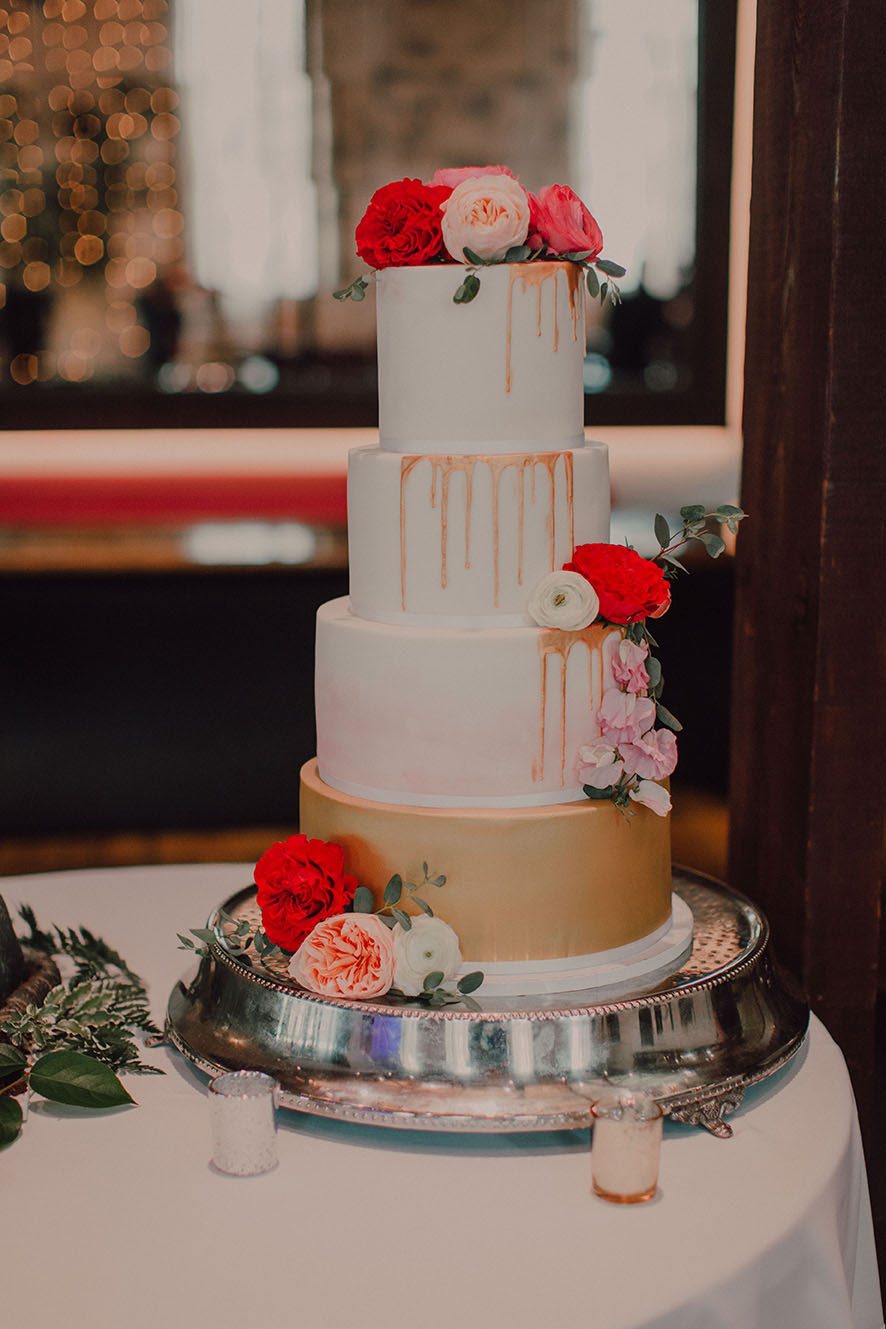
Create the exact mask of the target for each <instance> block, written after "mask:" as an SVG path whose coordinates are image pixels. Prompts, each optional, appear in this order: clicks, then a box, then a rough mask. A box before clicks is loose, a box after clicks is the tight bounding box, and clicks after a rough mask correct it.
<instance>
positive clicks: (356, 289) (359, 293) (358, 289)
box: [351, 286, 366, 304]
mask: <svg viewBox="0 0 886 1329" xmlns="http://www.w3.org/2000/svg"><path fill="white" fill-rule="evenodd" d="M351 299H352V300H356V301H357V303H358V304H359V303H360V301H361V300H365V299H366V287H365V286H352V287H351Z"/></svg>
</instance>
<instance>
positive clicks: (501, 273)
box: [377, 262, 585, 454]
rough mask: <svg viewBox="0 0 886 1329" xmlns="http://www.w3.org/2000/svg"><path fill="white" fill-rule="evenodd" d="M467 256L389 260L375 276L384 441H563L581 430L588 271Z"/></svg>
mask: <svg viewBox="0 0 886 1329" xmlns="http://www.w3.org/2000/svg"><path fill="white" fill-rule="evenodd" d="M465 275H466V274H465V269H464V267H462V266H461V265H459V264H439V265H434V266H428V267H410V268H385V269H384V270H383V271H381V272H379V274H378V280H377V322H378V398H379V437H380V442H381V446H382V447H383V448H387V449H389V450H391V451H393V452H409V453H418V452H434V453H450V454H464V453H477V452H480V453H487V454H488V453H503V452H562V451H563V450H564V449H566V448H571V447H577V446H578V445H579V444H580V443H581V442H582V439H583V427H584V397H583V381H582V363H583V360H584V354H585V317H584V289H583V286H582V281H581V278H582V271H581V269H580V268H579V267H577V266H576V264H574V263H566V262H557V263H513V264H507V263H502V264H499V265H496V266H493V267H484V268H481V269H480V270H479V272H478V276H479V278H480V290H479V292H478V293H477V295H476V296H475V298H474V299H473V300H472V301H471V302H470V303H469V304H455V303H454V301H453V298H452V297H453V295H454V294H455V291H456V289H457V288H458V286H459V284H460V283H461V282H462V281H463V280H464V277H465Z"/></svg>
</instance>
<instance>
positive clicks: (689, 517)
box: [680, 503, 705, 526]
mask: <svg viewBox="0 0 886 1329" xmlns="http://www.w3.org/2000/svg"><path fill="white" fill-rule="evenodd" d="M680 516H681V517H682V518H683V523H684V525H687V526H688V524H689V523H690V522H693V521H704V516H705V510H704V504H703V503H687V505H686V506H685V507H683V508H681V509H680Z"/></svg>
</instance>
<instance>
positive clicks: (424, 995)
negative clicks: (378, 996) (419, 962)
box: [385, 969, 484, 1011]
mask: <svg viewBox="0 0 886 1329" xmlns="http://www.w3.org/2000/svg"><path fill="white" fill-rule="evenodd" d="M445 977H446V975H445V974H444V973H443V972H442V971H441V970H439V969H435V970H433V971H432V972H431V973H430V974H427V975H426V976H425V980H424V986H423V988H422V991H421V992H419V993H418V994H417V995H416V996H414V997H408V996H407V995H406V993H405V992H401V991H400V989H399V988H389V989H388V991H387V992H386V993H385V1000H386V1001H387V1000H389V999H390V1000H392V1001H393V1002H394V1003H397V1004H401V1003H404V1002H407V1001H420V1002H421V1003H422V1005H424V1006H431V1007H435V1008H436V1007H440V1006H453V1005H462V1006H467V1007H468V1009H469V1010H472V1011H479V1010H482V1007H481V1006H480V1003H479V1002H476V1001H474V998H473V997H472V996H471V995H470V994H471V993H472V992H476V991H477V988H478V987H479V986H480V984H481V983H482V982H483V977H484V975H483V971H482V970H481V969H475V970H473V971H472V972H471V973H469V974H463V975H462V977H461V978H459V979H458V980H457V982H456V984H455V988H456V990H455V991H453V990H452V988H445V987H443V981H444V979H445Z"/></svg>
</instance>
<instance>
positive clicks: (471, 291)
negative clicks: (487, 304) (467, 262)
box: [452, 272, 480, 305]
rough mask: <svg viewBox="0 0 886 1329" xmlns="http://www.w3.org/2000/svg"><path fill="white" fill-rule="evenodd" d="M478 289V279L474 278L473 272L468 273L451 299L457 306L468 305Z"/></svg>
mask: <svg viewBox="0 0 886 1329" xmlns="http://www.w3.org/2000/svg"><path fill="white" fill-rule="evenodd" d="M479 289H480V278H479V277H477V276H475V275H474V273H473V272H469V273H468V275H467V277H465V279H464V281H463V282H462V284H461V286H459V288H458V290H457V291H456V292H455V295H454V296H453V297H452V298H453V300H454V301H455V303H456V304H457V305H467V304H470V302H471V301H472V300H473V298H474V296H475V295H476V294H477V292H478V291H479Z"/></svg>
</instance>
